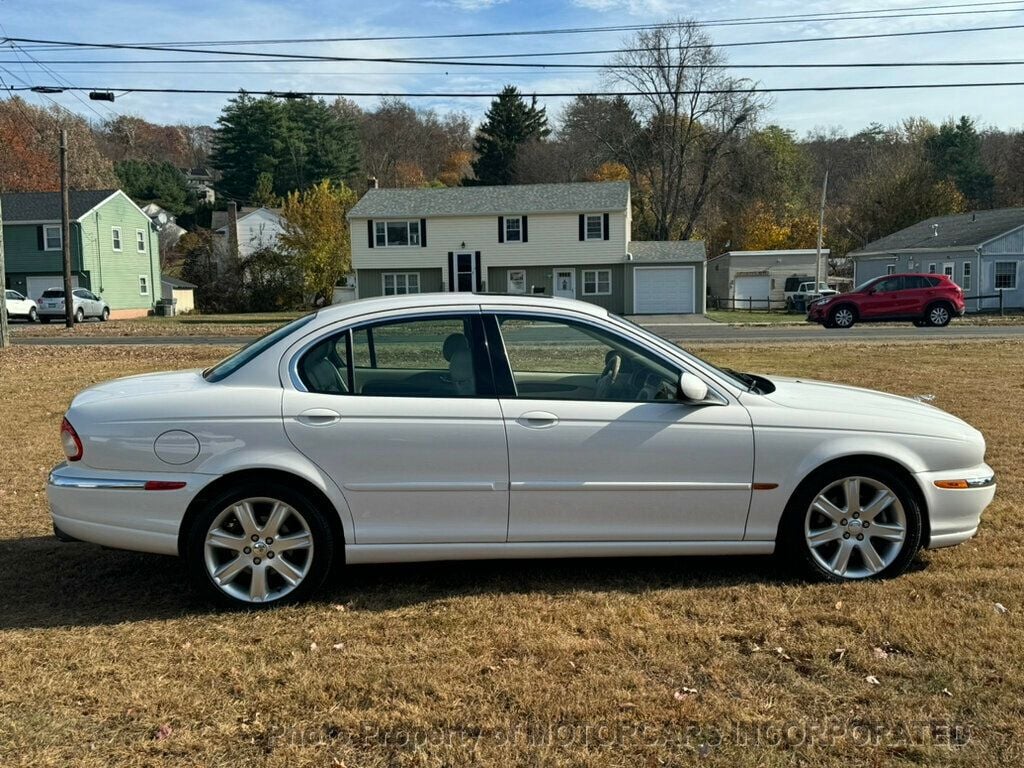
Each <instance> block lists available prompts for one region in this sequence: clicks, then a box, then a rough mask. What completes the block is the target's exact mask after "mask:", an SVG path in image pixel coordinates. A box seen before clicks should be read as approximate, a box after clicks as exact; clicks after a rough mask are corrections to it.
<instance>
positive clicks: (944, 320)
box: [928, 304, 949, 326]
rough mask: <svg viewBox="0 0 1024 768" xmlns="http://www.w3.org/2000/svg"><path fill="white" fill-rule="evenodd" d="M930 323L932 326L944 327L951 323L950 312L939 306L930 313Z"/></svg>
mask: <svg viewBox="0 0 1024 768" xmlns="http://www.w3.org/2000/svg"><path fill="white" fill-rule="evenodd" d="M928 322H929V323H931V324H932V325H937V326H943V325H946V324H948V323H949V310H948V309H946V308H945V307H944V306H942V305H941V304H939V305H938V306H934V307H932V308H931V310H930V311H929V312H928Z"/></svg>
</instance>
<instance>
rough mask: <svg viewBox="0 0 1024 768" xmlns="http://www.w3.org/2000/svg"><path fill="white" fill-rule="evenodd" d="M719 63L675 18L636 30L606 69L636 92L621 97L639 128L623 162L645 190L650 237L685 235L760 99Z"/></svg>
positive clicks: (702, 36)
mask: <svg viewBox="0 0 1024 768" xmlns="http://www.w3.org/2000/svg"><path fill="white" fill-rule="evenodd" d="M723 63H724V57H723V55H722V53H721V52H720V51H718V50H716V49H715V48H714V47H713V45H712V43H711V38H710V37H708V35H707V34H706V33H705V32H704V31H703V30H702V29H701V28H700V27H699V26H698V25H697V24H696V23H695V22H693V21H687V20H682V19H680V20H679V21H678V22H676V23H673V24H669V25H666V26H662V27H656V28H654V29H649V30H643V31H641V32H639V33H637V35H636V36H635V37H634V38H633V40H632V41H631V43H630V44H629V45H627V46H626V50H624V51H623V52H622V53H619V54H617V55H616V57H615V58H614V59H613V60H612V63H611V64H610V65H609V68H608V70H607V73H606V74H607V77H608V79H609V81H610V82H611V83H612V84H615V85H619V86H624V87H625V88H626V89H627V90H629V91H634V92H636V93H638V94H640V95H638V96H633V97H630V99H629V101H630V105H631V106H632V108H633V112H634V114H635V115H636V117H637V119H638V125H639V126H640V131H639V134H638V135H637V136H636V137H635V140H634V141H633V142H632V143H631V145H630V149H629V160H628V162H627V165H628V166H629V167H630V170H631V171H632V173H633V176H634V179H635V181H636V182H637V184H638V186H639V187H640V190H638V193H639V194H641V195H647V196H648V197H649V201H647V202H648V206H647V207H648V208H649V218H650V221H649V225H648V226H649V229H650V233H649V234H650V235H651V236H652V237H654V238H656V239H659V240H665V239H670V238H675V237H678V238H682V239H685V238H688V237H690V236H691V235H692V234H693V230H694V227H695V225H696V223H697V221H698V218H699V217H700V213H701V211H702V209H703V208H704V205H705V204H706V202H707V200H708V196H709V195H710V193H711V192H712V191H713V190H714V188H715V187H716V186H717V184H718V183H719V182H720V180H721V175H722V170H723V167H724V166H725V161H726V159H727V158H728V156H729V154H730V152H731V151H732V149H733V147H734V146H735V145H736V142H737V140H738V139H739V138H741V137H742V134H743V132H744V130H746V129H747V128H749V127H752V126H753V124H754V123H755V122H756V120H757V117H758V115H759V114H760V112H761V111H762V110H763V109H765V108H766V107H767V105H768V104H767V99H765V98H764V97H763V96H762V95H761V94H758V93H755V92H754V90H753V88H754V84H753V83H752V82H751V81H749V80H745V79H738V78H733V77H729V76H728V75H726V74H725V71H724V69H723V68H722V64H723Z"/></svg>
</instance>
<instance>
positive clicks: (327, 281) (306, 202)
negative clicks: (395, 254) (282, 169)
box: [278, 181, 358, 306]
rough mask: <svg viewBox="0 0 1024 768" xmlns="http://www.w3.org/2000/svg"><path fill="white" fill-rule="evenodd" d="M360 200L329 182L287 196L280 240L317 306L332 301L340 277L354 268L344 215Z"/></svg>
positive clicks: (305, 290) (348, 190)
mask: <svg viewBox="0 0 1024 768" xmlns="http://www.w3.org/2000/svg"><path fill="white" fill-rule="evenodd" d="M357 199H358V198H357V197H356V194H355V193H354V192H353V191H352V190H351V189H349V188H348V187H346V186H345V185H344V184H333V183H331V182H330V181H322V182H320V183H319V184H314V185H313V186H311V187H310V188H309V189H306V190H304V191H302V192H292V193H291V194H289V195H288V196H287V197H286V198H285V201H284V207H283V208H282V211H281V214H282V217H283V219H284V232H283V233H282V234H281V235H280V236H279V237H278V243H279V245H280V248H281V250H282V252H283V253H285V254H287V255H288V256H290V257H291V258H292V260H293V262H294V264H295V265H296V267H297V268H298V271H299V273H300V274H301V276H302V286H303V293H304V294H305V296H306V298H307V299H308V300H309V301H310V302H311V303H312V304H313V305H315V306H319V305H321V304H325V303H327V304H329V303H330V301H331V298H332V297H333V294H334V286H335V284H336V283H337V282H338V279H339V278H341V277H342V276H343V275H345V274H348V273H349V272H351V271H352V252H351V245H350V242H349V228H348V220H347V219H346V218H345V215H346V214H347V213H348V212H349V210H351V208H352V206H353V205H355V204H356V202H357Z"/></svg>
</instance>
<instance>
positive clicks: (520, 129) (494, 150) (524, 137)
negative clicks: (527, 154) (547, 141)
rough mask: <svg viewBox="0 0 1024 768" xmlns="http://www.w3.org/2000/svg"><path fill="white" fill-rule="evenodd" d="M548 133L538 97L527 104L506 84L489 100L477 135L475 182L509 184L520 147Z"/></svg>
mask: <svg viewBox="0 0 1024 768" xmlns="http://www.w3.org/2000/svg"><path fill="white" fill-rule="evenodd" d="M550 132H551V131H550V129H549V128H548V118H547V114H546V112H545V110H544V108H543V107H540V108H538V107H537V98H536V97H534V98H533V100H532V101H531V102H530V103H529V104H527V103H526V100H525V99H524V98H523V96H522V94H521V93H519V90H518V89H517V88H516V87H515V86H513V85H506V86H505V88H504V89H502V91H501V93H500V94H499V95H498V97H497V98H496V99H495V100H494V101H492V102H491V107H490V109H488V110H487V115H486V117H485V120H484V123H483V125H481V126H480V128H479V130H478V131H477V134H476V140H475V141H474V145H473V146H474V149H475V150H476V153H477V159H476V160H475V161H474V162H473V172H474V173H475V174H476V183H477V184H511V183H512V182H513V180H514V176H515V173H514V171H515V163H516V153H517V151H518V150H519V148H520V147H521V146H522V145H524V144H526V143H527V142H529V141H536V140H539V139H543V138H544V137H546V136H547V135H548V134H549V133H550Z"/></svg>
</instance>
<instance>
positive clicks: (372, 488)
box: [341, 480, 508, 493]
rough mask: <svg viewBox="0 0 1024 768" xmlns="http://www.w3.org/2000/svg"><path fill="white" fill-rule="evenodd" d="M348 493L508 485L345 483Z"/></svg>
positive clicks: (480, 488)
mask: <svg viewBox="0 0 1024 768" xmlns="http://www.w3.org/2000/svg"><path fill="white" fill-rule="evenodd" d="M341 487H342V488H344V489H345V490H346V491H362V492H363V493H375V492H378V491H385V492H391V493H419V492H429V491H507V490H508V483H507V482H503V481H501V480H496V481H494V482H493V483H489V482H487V481H481V482H465V483H462V482H445V481H438V482H409V483H403V482H398V483H344V484H342V486H341Z"/></svg>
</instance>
